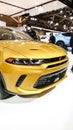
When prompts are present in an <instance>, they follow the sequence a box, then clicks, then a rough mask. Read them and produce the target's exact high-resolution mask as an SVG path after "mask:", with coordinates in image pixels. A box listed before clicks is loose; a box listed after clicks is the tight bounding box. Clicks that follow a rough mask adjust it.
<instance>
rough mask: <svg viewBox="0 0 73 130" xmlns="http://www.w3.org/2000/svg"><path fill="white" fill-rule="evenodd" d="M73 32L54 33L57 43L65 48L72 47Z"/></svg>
mask: <svg viewBox="0 0 73 130" xmlns="http://www.w3.org/2000/svg"><path fill="white" fill-rule="evenodd" d="M72 33H73V32H64V33H57V34H54V36H55V38H56V45H58V46H61V47H63V48H66V47H70V39H71V35H72Z"/></svg>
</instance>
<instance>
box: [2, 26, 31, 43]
mask: <svg viewBox="0 0 73 130" xmlns="http://www.w3.org/2000/svg"><path fill="white" fill-rule="evenodd" d="M16 39H17V40H32V38H31V37H30V36H29V35H28V34H26V33H22V32H20V31H16V30H11V29H4V28H0V40H16Z"/></svg>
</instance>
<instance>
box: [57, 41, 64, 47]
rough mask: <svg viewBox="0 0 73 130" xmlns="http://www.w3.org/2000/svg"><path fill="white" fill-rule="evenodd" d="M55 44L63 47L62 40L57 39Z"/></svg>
mask: <svg viewBox="0 0 73 130" xmlns="http://www.w3.org/2000/svg"><path fill="white" fill-rule="evenodd" d="M56 45H58V46H60V47H62V48H64V46H65V45H64V42H63V41H58V42H57V43H56Z"/></svg>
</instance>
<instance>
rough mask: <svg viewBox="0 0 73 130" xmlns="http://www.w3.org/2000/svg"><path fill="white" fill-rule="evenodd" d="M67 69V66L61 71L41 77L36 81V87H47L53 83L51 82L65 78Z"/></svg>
mask: <svg viewBox="0 0 73 130" xmlns="http://www.w3.org/2000/svg"><path fill="white" fill-rule="evenodd" d="M66 70H67V68H64V69H62V70H60V71H57V72H54V73H51V74H47V75H44V76H42V77H40V78H39V79H38V81H37V82H36V83H35V85H34V88H44V87H47V86H48V85H51V84H53V83H55V82H57V81H58V80H60V79H61V78H63V76H64V75H65V73H66Z"/></svg>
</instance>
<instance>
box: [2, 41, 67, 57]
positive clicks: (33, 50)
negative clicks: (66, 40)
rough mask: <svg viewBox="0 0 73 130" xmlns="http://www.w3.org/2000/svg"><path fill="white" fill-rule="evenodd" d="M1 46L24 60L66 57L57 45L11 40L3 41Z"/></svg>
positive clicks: (64, 52)
mask: <svg viewBox="0 0 73 130" xmlns="http://www.w3.org/2000/svg"><path fill="white" fill-rule="evenodd" d="M2 45H3V47H5V48H7V49H9V50H13V51H15V52H17V53H19V54H21V55H22V56H24V57H25V58H52V57H53V58H54V57H58V56H63V55H66V51H64V49H62V48H60V47H58V46H57V45H54V44H52V43H44V42H40V41H30V40H27V41H26V40H25V41H24V40H19V41H18V40H15V41H12V40H11V41H3V42H2Z"/></svg>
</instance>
